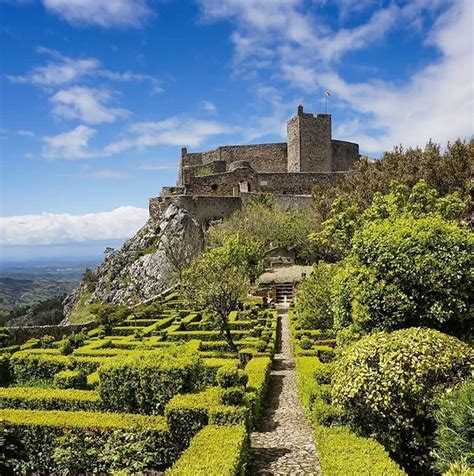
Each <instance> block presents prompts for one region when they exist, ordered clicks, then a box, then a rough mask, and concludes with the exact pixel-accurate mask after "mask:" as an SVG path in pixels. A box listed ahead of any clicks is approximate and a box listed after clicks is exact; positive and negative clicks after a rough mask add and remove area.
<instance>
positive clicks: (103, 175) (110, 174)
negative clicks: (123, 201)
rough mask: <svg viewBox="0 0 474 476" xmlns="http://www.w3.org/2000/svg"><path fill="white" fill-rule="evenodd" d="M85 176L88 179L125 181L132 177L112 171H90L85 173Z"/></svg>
mask: <svg viewBox="0 0 474 476" xmlns="http://www.w3.org/2000/svg"><path fill="white" fill-rule="evenodd" d="M84 175H86V176H87V177H92V178H99V179H123V178H128V177H130V174H127V173H125V172H119V171H118V170H112V169H100V170H90V171H88V172H85V173H84Z"/></svg>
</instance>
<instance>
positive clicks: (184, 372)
mask: <svg viewBox="0 0 474 476" xmlns="http://www.w3.org/2000/svg"><path fill="white" fill-rule="evenodd" d="M202 373H203V368H202V362H201V360H200V359H199V357H197V356H196V355H195V354H193V353H192V352H191V351H190V350H189V349H188V348H187V347H185V346H177V347H174V348H173V347H167V348H166V349H164V350H159V351H153V352H144V353H143V354H142V353H138V354H133V355H127V356H124V357H116V358H114V359H113V360H111V361H110V362H106V363H104V364H102V365H101V367H100V368H99V380H100V384H99V393H100V396H101V398H102V400H103V402H104V406H105V408H107V409H109V410H112V411H118V412H129V413H145V414H153V415H157V414H163V412H164V409H165V405H166V404H167V403H168V402H169V400H171V398H172V397H173V396H174V395H177V394H178V393H184V392H187V391H191V390H193V389H194V388H196V386H198V385H199V381H200V377H201V375H202Z"/></svg>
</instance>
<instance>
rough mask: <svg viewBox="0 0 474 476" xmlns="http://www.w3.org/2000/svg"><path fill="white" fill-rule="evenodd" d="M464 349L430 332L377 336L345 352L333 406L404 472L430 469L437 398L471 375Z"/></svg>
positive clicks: (469, 355) (471, 359)
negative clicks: (370, 438)
mask: <svg viewBox="0 0 474 476" xmlns="http://www.w3.org/2000/svg"><path fill="white" fill-rule="evenodd" d="M473 362H474V354H473V352H472V350H471V349H470V348H469V346H467V345H466V344H464V343H462V342H461V341H459V340H457V339H456V338H454V337H451V336H447V335H444V334H442V333H440V332H438V331H435V330H432V329H419V328H412V329H403V330H399V331H395V332H392V333H375V334H373V335H371V336H367V337H364V338H363V339H361V340H360V341H358V342H357V343H356V344H355V345H353V346H352V347H349V348H345V349H344V350H343V352H342V355H341V358H340V359H339V360H338V362H337V364H336V370H335V373H334V376H333V380H332V384H333V388H332V397H333V402H334V403H335V404H336V405H338V406H340V407H341V408H342V410H343V411H344V413H345V415H346V416H347V417H348V418H349V420H350V421H351V423H352V425H353V426H354V427H356V428H358V429H360V430H361V431H363V432H364V433H365V434H367V435H373V436H374V438H376V439H377V440H378V441H379V442H381V443H382V444H383V445H384V446H385V447H386V448H387V449H388V450H389V451H390V453H391V454H392V455H393V456H394V458H396V459H397V460H398V461H399V462H400V463H401V464H402V465H403V466H404V467H405V468H406V469H407V470H420V468H421V469H423V468H427V467H429V464H430V458H429V449H430V447H431V445H432V438H433V431H434V420H433V416H432V410H433V402H434V400H435V398H436V397H437V396H439V395H440V394H442V393H443V392H444V391H445V390H446V389H449V388H450V387H452V386H453V385H454V384H455V383H456V382H458V381H459V380H460V379H462V378H466V377H468V376H469V375H470V372H471V365H472V363H473Z"/></svg>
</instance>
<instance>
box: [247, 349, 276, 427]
mask: <svg viewBox="0 0 474 476" xmlns="http://www.w3.org/2000/svg"><path fill="white" fill-rule="evenodd" d="M271 364H272V361H271V360H270V358H269V357H254V358H253V359H252V360H250V362H248V363H247V365H246V366H245V373H246V374H247V375H248V376H249V379H248V382H247V391H248V392H251V393H252V394H253V398H252V401H251V406H252V414H253V418H254V422H257V421H258V420H259V419H260V416H261V414H262V410H263V399H264V397H265V394H266V391H267V386H268V379H269V377H270V368H271Z"/></svg>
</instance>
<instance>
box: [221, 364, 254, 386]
mask: <svg viewBox="0 0 474 476" xmlns="http://www.w3.org/2000/svg"><path fill="white" fill-rule="evenodd" d="M216 380H217V383H218V384H219V386H220V387H222V388H230V387H238V386H244V387H245V385H247V381H248V375H247V374H246V373H245V372H244V371H243V370H241V369H239V368H237V366H235V365H224V366H222V367H221V368H220V369H219V370H218V371H217V374H216Z"/></svg>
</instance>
